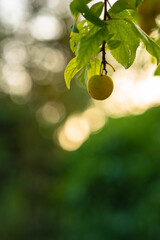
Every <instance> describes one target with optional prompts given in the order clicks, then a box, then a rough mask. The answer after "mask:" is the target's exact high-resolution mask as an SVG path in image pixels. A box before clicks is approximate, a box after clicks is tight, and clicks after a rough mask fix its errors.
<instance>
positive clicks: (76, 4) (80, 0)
mask: <svg viewBox="0 0 160 240" xmlns="http://www.w3.org/2000/svg"><path fill="white" fill-rule="evenodd" d="M70 10H71V13H72V14H73V16H74V17H75V18H77V16H78V13H81V14H82V16H83V17H84V18H85V19H87V20H88V21H90V22H91V23H93V24H94V25H96V26H99V27H103V26H105V25H106V24H107V23H106V22H105V21H103V20H101V19H100V18H99V17H97V15H96V14H95V13H94V12H93V11H92V10H91V9H90V8H89V7H88V6H87V5H86V4H85V1H84V0H73V1H72V2H71V4H70Z"/></svg>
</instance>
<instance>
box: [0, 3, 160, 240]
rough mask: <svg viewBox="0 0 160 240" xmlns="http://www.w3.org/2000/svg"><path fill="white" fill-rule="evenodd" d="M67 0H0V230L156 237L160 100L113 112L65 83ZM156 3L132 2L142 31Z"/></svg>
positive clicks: (33, 235)
mask: <svg viewBox="0 0 160 240" xmlns="http://www.w3.org/2000/svg"><path fill="white" fill-rule="evenodd" d="M69 2H70V1H67V0H64V1H60V0H47V1H43V0H30V1H27V0H7V1H6V0H0V8H1V13H0V51H1V58H0V240H19V239H23V240H53V239H55V240H79V239H83V240H105V239H107V240H125V239H126V240H128V239H130V240H132V239H133V240H135V239H137V240H143V239H145V240H147V239H149V240H151V239H154V240H159V239H160V230H159V229H160V107H159V103H160V100H157V99H156V101H155V102H152V103H151V102H147V101H146V102H147V104H146V105H145V107H143V108H142V109H141V110H137V105H140V104H142V103H141V102H136V104H137V105H136V108H135V107H134V108H133V106H132V105H129V106H128V108H130V106H132V111H129V110H128V112H126V110H125V111H121V112H119V115H118V116H119V117H118V118H117V116H116V115H114V112H116V109H115V106H114V107H113V106H112V105H111V106H110V105H109V106H108V108H107V109H108V110H107V111H106V112H105V113H104V112H103V108H102V106H101V108H100V109H99V108H98V107H99V105H97V103H96V102H94V103H92V104H91V99H90V97H89V96H88V94H87V92H86V90H85V88H84V87H82V85H81V84H80V83H79V82H78V81H77V80H76V79H75V81H73V82H72V85H71V90H70V91H68V90H67V89H66V87H65V83H64V77H63V73H64V69H65V66H66V65H67V63H68V61H69V60H70V59H71V58H72V57H73V55H72V53H71V51H70V49H69V35H70V26H71V24H72V18H71V16H70V13H69V8H68V6H69ZM159 3H160V2H159V0H145V1H144V4H143V5H142V6H141V8H140V9H139V13H140V19H141V26H142V28H143V29H144V30H145V31H146V32H147V33H148V34H150V33H153V32H154V33H155V31H159V27H160V24H159V14H160V5H159ZM149 19H150V20H149ZM148 22H149V23H150V25H149V24H148ZM153 30H154V31H153ZM157 41H158V39H157ZM151 60H152V59H151ZM151 60H150V61H151ZM150 64H152V63H151V62H150ZM147 66H148V65H147ZM143 67H144V66H141V65H140V68H141V69H143ZM144 69H145V68H144ZM118 71H119V70H117V72H118ZM112 101H113V102H114V100H112V99H111V102H112ZM158 101H159V102H158ZM122 104H123V103H122ZM143 104H144V103H143ZM155 105H156V106H155ZM90 106H92V108H91V107H90ZM93 106H94V107H93ZM151 106H152V108H150V107H151ZM153 106H154V107H153ZM103 107H104V106H103ZM87 108H88V109H90V110H92V111H91V112H90V114H93V115H89V118H88V119H90V127H89V128H88V125H87V124H86V119H81V117H82V116H83V117H84V113H85V116H86V114H88V112H86V111H87ZM117 108H118V107H117ZM97 109H98V110H97ZM118 109H121V108H118ZM122 110H123V109H122ZM111 113H112V114H111ZM138 113H139V114H138ZM142 113H143V114H142ZM71 116H75V118H74V121H73V122H72V121H71V123H73V124H71V125H67V124H66V123H68V119H70V120H73V118H71ZM87 116H88V115H87ZM115 116H116V117H115ZM79 117H80V118H79ZM82 120H83V121H82ZM75 121H76V123H77V122H78V124H79V126H80V130H79V131H78V130H77V128H76V127H75V126H74V124H75ZM94 121H95V122H94ZM96 124H99V125H96ZM91 125H92V126H91ZM71 127H72V128H71ZM62 130H64V131H62ZM91 132H93V133H94V134H90V133H91ZM64 134H66V135H64ZM67 150H68V151H67Z"/></svg>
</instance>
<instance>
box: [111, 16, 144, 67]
mask: <svg viewBox="0 0 160 240" xmlns="http://www.w3.org/2000/svg"><path fill="white" fill-rule="evenodd" d="M108 29H109V32H110V33H113V34H114V36H113V38H112V40H115V41H119V43H120V45H119V46H118V47H117V48H115V49H111V54H112V55H113V57H114V58H115V59H116V60H117V62H119V63H120V64H121V65H122V66H124V67H125V68H126V69H127V68H129V67H130V66H131V65H132V64H133V62H134V60H135V56H136V50H137V48H138V46H139V43H140V41H139V38H138V37H137V35H136V34H135V33H134V31H133V29H132V27H131V26H130V24H129V23H127V22H125V21H124V20H115V21H114V20H113V21H111V24H110V25H109V26H108ZM117 43H118V42H117ZM119 43H118V44H119Z"/></svg>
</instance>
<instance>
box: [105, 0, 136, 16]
mask: <svg viewBox="0 0 160 240" xmlns="http://www.w3.org/2000/svg"><path fill="white" fill-rule="evenodd" d="M136 5H137V2H136V0H118V1H117V2H115V4H114V5H113V6H112V8H111V9H110V10H109V13H110V14H111V13H119V12H122V11H123V10H126V9H134V10H136Z"/></svg>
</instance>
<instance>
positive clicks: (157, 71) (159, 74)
mask: <svg viewBox="0 0 160 240" xmlns="http://www.w3.org/2000/svg"><path fill="white" fill-rule="evenodd" d="M154 75H155V76H160V64H159V65H158V67H157V69H156V71H155V73H154Z"/></svg>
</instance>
